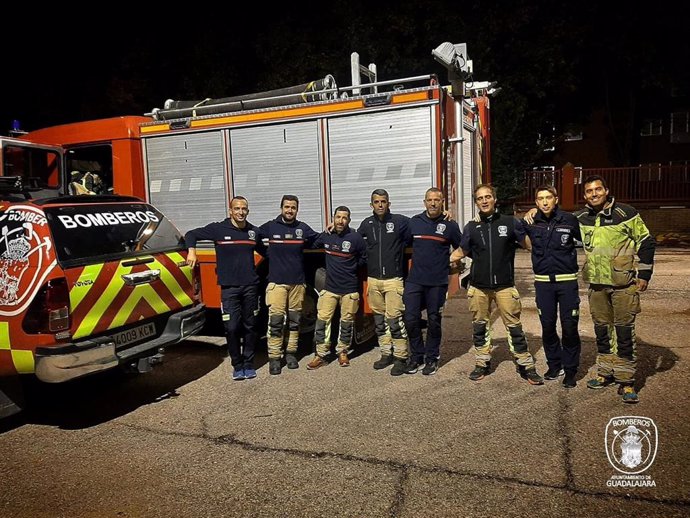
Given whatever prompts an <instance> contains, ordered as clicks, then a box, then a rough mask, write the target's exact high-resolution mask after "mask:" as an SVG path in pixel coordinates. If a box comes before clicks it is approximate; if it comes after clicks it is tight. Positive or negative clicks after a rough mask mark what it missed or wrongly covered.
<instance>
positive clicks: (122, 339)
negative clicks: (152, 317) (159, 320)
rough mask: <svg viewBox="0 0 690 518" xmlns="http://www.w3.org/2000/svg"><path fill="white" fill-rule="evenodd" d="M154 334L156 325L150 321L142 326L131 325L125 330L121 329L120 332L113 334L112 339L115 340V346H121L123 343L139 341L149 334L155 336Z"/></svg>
mask: <svg viewBox="0 0 690 518" xmlns="http://www.w3.org/2000/svg"><path fill="white" fill-rule="evenodd" d="M155 334H156V326H155V325H154V324H153V322H151V323H149V324H144V325H143V326H137V327H133V328H132V329H128V330H127V331H122V332H121V333H116V334H115V335H113V340H114V341H115V347H122V346H123V345H129V344H133V343H135V342H141V341H142V340H146V339H147V338H148V337H150V336H155Z"/></svg>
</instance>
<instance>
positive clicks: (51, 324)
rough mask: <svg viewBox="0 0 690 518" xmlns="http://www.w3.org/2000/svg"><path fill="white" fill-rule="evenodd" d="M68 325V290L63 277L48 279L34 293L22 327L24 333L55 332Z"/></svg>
mask: <svg viewBox="0 0 690 518" xmlns="http://www.w3.org/2000/svg"><path fill="white" fill-rule="evenodd" d="M69 326H70V315H69V290H68V289H67V280H66V279H64V278H59V279H53V280H51V281H48V282H47V283H46V284H45V285H44V286H43V287H42V288H41V289H40V290H39V291H38V293H37V294H36V297H35V298H34V300H33V302H32V303H31V305H30V306H29V309H28V310H27V312H26V316H25V317H24V321H23V322H22V327H23V328H24V331H25V332H26V333H32V334H36V333H57V332H60V331H66V330H68V329H69Z"/></svg>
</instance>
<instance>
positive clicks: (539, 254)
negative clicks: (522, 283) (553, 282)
mask: <svg viewBox="0 0 690 518" xmlns="http://www.w3.org/2000/svg"><path fill="white" fill-rule="evenodd" d="M523 223H524V227H525V232H526V233H527V235H528V236H529V238H530V240H531V241H532V267H533V269H534V273H535V274H537V275H559V274H567V273H577V271H578V265H577V250H576V248H575V239H577V240H580V241H581V240H582V238H581V237H580V224H579V223H578V221H577V218H576V217H575V216H574V215H573V214H571V213H570V212H565V211H562V210H560V209H559V208H558V206H556V207H555V208H554V210H553V212H552V214H551V217H550V218H547V217H546V216H544V213H543V212H542V211H540V210H539V211H537V213H536V214H535V216H534V223H533V224H531V225H528V224H527V223H526V222H523Z"/></svg>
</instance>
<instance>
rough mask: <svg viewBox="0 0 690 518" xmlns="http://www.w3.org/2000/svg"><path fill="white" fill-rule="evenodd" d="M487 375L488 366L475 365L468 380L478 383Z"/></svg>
mask: <svg viewBox="0 0 690 518" xmlns="http://www.w3.org/2000/svg"><path fill="white" fill-rule="evenodd" d="M487 374H489V366H488V365H487V366H484V365H475V367H474V370H473V371H472V372H470V379H471V380H472V381H479V380H481V379H484V376H486V375H487Z"/></svg>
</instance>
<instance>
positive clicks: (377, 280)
mask: <svg viewBox="0 0 690 518" xmlns="http://www.w3.org/2000/svg"><path fill="white" fill-rule="evenodd" d="M584 197H585V200H586V202H587V204H586V206H585V208H583V209H582V210H579V211H577V212H576V213H575V214H571V213H568V212H565V211H563V210H561V209H560V208H559V206H558V195H557V192H556V190H555V188H554V187H552V186H548V185H544V186H540V187H538V188H537V189H536V192H535V202H536V207H535V208H533V209H531V210H530V211H529V212H528V213H527V214H526V216H525V218H524V219H522V220H520V219H517V218H515V217H513V216H508V215H504V214H501V213H500V212H498V211H497V210H496V202H497V198H496V191H495V189H494V188H493V187H492V186H491V185H488V184H482V185H479V186H477V187H476V188H475V190H474V201H475V203H476V205H477V208H478V209H479V212H478V215H477V217H476V218H474V220H472V221H470V222H469V223H467V224H466V225H465V227H464V229H462V231H461V229H460V227H459V226H458V224H457V223H456V222H455V221H453V220H452V219H451V218H450V217H449V216H448V214H447V213H446V212H444V203H443V200H444V196H443V192H442V191H441V190H439V189H437V188H433V187H432V188H430V189H428V190H427V191H426V193H425V195H424V207H425V210H424V211H423V212H421V213H419V214H417V215H415V216H413V217H411V218H408V217H406V216H403V215H400V214H394V213H392V212H391V211H390V205H391V203H390V199H389V195H388V193H387V192H386V191H385V190H384V189H376V190H374V191H373V192H372V194H371V208H372V210H373V213H372V215H371V216H369V217H368V218H366V219H364V221H362V222H361V224H360V225H359V228H358V229H357V230H354V229H352V228H350V226H349V224H350V221H351V214H350V209H349V208H348V207H346V206H339V207H337V208H336V209H335V211H334V215H333V222H332V224H331V225H329V227H328V228H327V230H326V231H324V232H322V233H317V232H315V231H314V230H313V229H312V228H311V227H310V226H309V225H307V224H306V223H304V222H301V221H299V220H298V219H297V213H298V210H299V200H298V198H297V197H296V196H293V195H284V196H283V197H282V199H281V202H280V214H279V215H278V216H277V217H276V218H275V219H273V220H270V221H268V222H266V223H264V224H263V225H261V226H260V227H256V226H254V225H252V224H251V223H249V222H248V221H247V216H248V214H249V202H248V201H247V199H246V198H244V197H242V196H235V197H234V198H233V199H232V200H231V201H230V217H229V218H227V219H225V220H223V221H221V222H214V223H210V224H208V225H206V226H204V227H200V228H196V229H193V230H190V231H189V232H187V234H186V235H185V241H186V245H187V247H188V256H187V263H188V264H189V265H190V266H194V265H195V264H196V262H197V254H196V244H197V242H198V241H202V240H208V241H213V243H214V245H215V250H216V259H217V276H218V284H219V285H220V287H221V302H222V318H223V322H224V326H225V332H226V337H227V343H228V351H229V355H230V359H231V362H232V369H233V373H232V377H233V379H234V380H243V379H250V378H254V377H256V369H255V365H254V352H255V349H256V344H257V342H258V337H259V332H258V321H257V320H258V318H257V315H258V313H259V310H258V308H259V284H260V282H259V281H260V280H259V276H258V274H257V271H256V266H255V261H254V252H255V251H256V252H258V253H259V254H261V255H263V256H266V257H268V285H267V287H266V295H265V297H266V298H265V302H266V305H267V306H268V337H267V343H268V358H269V373H270V374H272V375H277V374H280V373H281V370H282V367H283V364H285V365H286V366H287V368H288V369H296V368H299V362H298V358H297V347H298V338H299V325H300V319H301V311H302V304H303V301H304V297H305V271H304V250H305V249H306V248H315V249H322V250H323V251H324V253H325V270H326V279H325V286H324V289H323V290H321V291H320V293H319V300H318V303H317V320H316V325H315V329H314V341H315V354H314V356H313V358H312V359H311V360H310V361H309V363H308V364H307V369H309V370H314V369H318V368H319V367H322V366H324V365H326V364H327V363H328V357H329V355H330V353H331V321H332V319H333V316H334V314H335V313H336V310H337V309H338V307H340V322H339V328H340V334H339V338H338V340H337V344H336V347H335V352H336V356H337V360H338V363H339V365H340V366H343V367H345V366H348V365H349V364H350V360H349V357H348V353H349V350H350V347H351V344H352V338H353V334H354V327H355V316H356V314H357V311H358V309H359V304H360V293H359V291H360V290H359V288H360V282H359V271H360V269H361V268H362V267H364V266H366V271H367V300H368V304H369V306H370V308H371V310H372V312H373V317H374V323H375V330H376V335H377V338H378V346H379V349H380V352H381V357H380V358H379V359H378V360H376V361H375V362H374V365H373V367H374V369H377V370H380V369H384V368H386V367H388V366H390V365H392V368H391V371H390V373H391V375H394V376H399V375H403V374H414V373H416V372H417V371H418V370H420V369H421V371H422V374H424V375H431V374H434V373H435V372H436V371H437V370H438V366H439V359H440V356H441V342H442V321H441V319H442V312H443V306H444V304H445V301H446V298H447V291H448V279H449V275H450V273H451V272H454V271H458V269H459V268H460V267H461V266H462V264H461V259H462V258H463V257H469V258H471V259H472V262H471V269H470V272H469V276H468V278H469V286H468V290H467V296H468V301H469V310H470V313H471V314H472V327H473V343H474V349H475V368H474V370H473V371H472V372H471V373H470V375H469V378H470V380H472V381H475V382H476V381H479V380H481V379H483V378H484V377H485V376H486V375H487V374H489V373H490V372H491V368H490V360H491V332H490V325H491V318H490V317H491V312H492V304H493V303H495V305H496V307H497V309H498V312H499V314H500V316H501V319H502V321H503V323H504V325H505V327H506V330H507V336H508V344H509V348H510V351H511V353H512V354H513V357H514V359H515V362H516V364H517V370H518V373H519V374H520V376H521V377H522V378H524V379H525V380H527V381H528V382H529V383H530V384H532V385H542V384H543V383H544V379H546V380H556V379H559V378H560V377H563V386H564V387H565V388H573V387H575V386H576V375H577V370H578V367H579V359H580V349H581V341H580V336H579V332H578V323H579V306H580V298H579V294H578V293H579V290H578V270H579V266H578V261H577V251H576V247H577V244H578V242H582V244H583V248H584V251H585V256H586V257H585V259H586V260H585V264H584V266H583V268H582V271H583V280H584V281H585V282H587V283H589V290H588V293H589V305H590V311H591V315H592V320H593V322H594V331H595V335H596V344H597V353H598V354H597V374H596V376H595V377H594V378H593V379H590V380H589V381H588V382H587V386H588V387H589V388H592V389H601V388H604V387H606V386H608V385H611V384H614V383H617V384H618V385H619V389H618V393H619V395H621V396H622V399H623V401H624V402H626V403H637V402H638V401H639V398H638V395H637V392H636V390H635V387H634V382H635V377H634V376H635V368H636V343H635V317H636V315H637V313H639V311H640V298H639V294H640V292H643V291H645V290H646V288H647V284H648V282H649V280H650V278H651V275H652V267H653V262H654V251H655V242H654V239H653V237H652V236H651V235H650V233H649V231H648V229H647V227H646V226H645V224H644V222H643V221H642V218H641V217H640V215H639V214H638V213H637V211H636V210H635V209H634V208H633V207H631V206H629V205H625V204H622V203H619V202H617V201H615V199H614V198H613V197H612V196H610V195H609V190H608V187H607V185H606V181H605V180H604V179H603V178H601V177H599V176H592V177H589V178H587V179H586V180H585V182H584ZM408 246H411V247H412V261H411V267H410V270H409V272H408V273H407V275H406V276H405V273H404V272H405V268H404V256H405V249H406V248H407V247H408ZM520 246H522V247H524V248H526V249H528V250H530V251H531V257H532V265H533V269H534V281H535V289H536V304H537V308H538V310H539V317H540V321H541V325H542V340H543V346H544V352H545V355H546V361H547V364H548V369H547V371H546V372H545V373H544V375H543V376H541V375H540V374H538V373H537V370H536V365H535V359H534V357H533V356H532V354H531V353H530V351H529V349H528V346H527V339H526V337H525V333H524V331H523V329H522V325H521V322H520V313H521V302H520V295H519V293H518V291H517V289H516V287H515V279H514V261H515V251H516V249H517V248H518V247H520ZM635 256H637V258H636V257H635ZM422 311H426V320H427V328H426V335H425V336H424V334H423V332H422V327H423V326H422ZM559 317H560V321H561V331H562V339H561V338H560V337H559V336H558V333H557V329H556V324H557V320H558V318H559ZM286 327H287V333H286V332H285V331H286V329H285V328H286ZM286 335H287V341H286V342H287V343H285V339H284V338H285V336H286ZM283 362H284V363H283Z"/></svg>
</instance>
